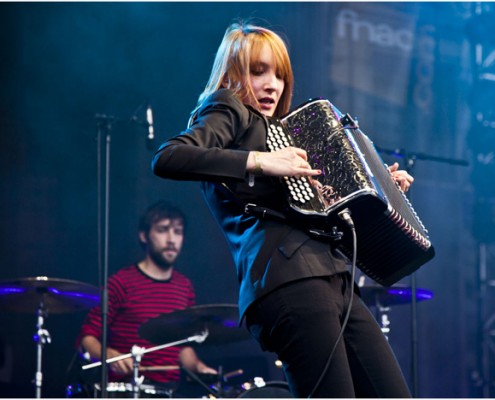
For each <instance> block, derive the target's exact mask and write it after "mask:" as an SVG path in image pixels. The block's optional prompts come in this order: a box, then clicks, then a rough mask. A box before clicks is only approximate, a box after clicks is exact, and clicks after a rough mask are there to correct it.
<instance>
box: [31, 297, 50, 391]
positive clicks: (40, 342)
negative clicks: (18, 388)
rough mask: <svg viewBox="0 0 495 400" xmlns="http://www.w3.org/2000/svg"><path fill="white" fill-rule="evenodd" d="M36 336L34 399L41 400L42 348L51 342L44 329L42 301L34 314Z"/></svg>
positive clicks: (44, 312) (48, 333)
mask: <svg viewBox="0 0 495 400" xmlns="http://www.w3.org/2000/svg"><path fill="white" fill-rule="evenodd" d="M36 315H37V323H36V329H37V331H36V334H35V335H34V337H33V338H34V341H35V342H36V376H35V379H34V382H35V386H36V398H37V399H40V398H41V387H42V386H43V372H42V359H43V346H44V345H45V344H47V343H48V344H49V343H51V341H52V338H51V336H50V332H48V330H46V329H45V328H44V324H45V318H46V316H47V313H46V310H45V307H44V304H43V301H41V302H40V305H39V307H38V310H37V312H36Z"/></svg>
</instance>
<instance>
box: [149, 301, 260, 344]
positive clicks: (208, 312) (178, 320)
mask: <svg viewBox="0 0 495 400" xmlns="http://www.w3.org/2000/svg"><path fill="white" fill-rule="evenodd" d="M238 319H239V310H238V308H237V305H234V304H211V305H200V306H193V307H189V308H186V309H184V310H177V311H173V312H171V313H165V314H160V315H159V316H158V317H156V318H151V319H149V320H148V321H146V322H144V323H143V324H142V325H141V326H140V327H139V335H140V336H141V337H142V338H143V339H146V340H149V341H150V342H152V343H155V344H165V343H171V342H176V341H179V340H183V339H187V338H189V337H191V336H193V335H198V334H201V333H202V332H204V331H205V330H207V331H208V336H207V337H206V340H205V342H204V344H225V343H230V342H236V341H241V340H246V339H249V338H250V336H249V333H248V332H247V331H246V330H245V329H244V328H240V327H239V326H238ZM193 344H194V342H192V343H191V344H188V345H193Z"/></svg>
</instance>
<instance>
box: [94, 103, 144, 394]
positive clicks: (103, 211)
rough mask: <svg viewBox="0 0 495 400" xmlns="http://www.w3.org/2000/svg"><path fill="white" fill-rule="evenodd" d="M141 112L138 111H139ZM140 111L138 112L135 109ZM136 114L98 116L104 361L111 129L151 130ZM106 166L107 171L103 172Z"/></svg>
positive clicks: (103, 382) (104, 384) (103, 373)
mask: <svg viewBox="0 0 495 400" xmlns="http://www.w3.org/2000/svg"><path fill="white" fill-rule="evenodd" d="M138 110H139V108H138ZM136 112H137V110H136ZM136 112H135V113H134V115H133V116H132V117H131V118H130V119H129V120H127V121H126V120H122V119H120V118H116V117H114V116H112V115H105V114H96V115H95V119H96V126H97V145H96V146H97V218H98V223H97V224H98V225H97V230H98V271H99V278H100V282H99V283H100V288H101V289H100V290H101V296H100V304H101V324H102V334H101V335H102V336H101V358H104V357H105V358H106V354H107V347H108V345H107V341H108V338H107V336H108V327H107V320H108V289H107V284H108V253H109V221H110V147H111V146H110V143H111V139H112V135H111V133H112V127H113V125H114V124H117V123H129V124H131V123H134V124H138V125H145V126H146V127H148V129H152V124H151V122H150V123H148V122H147V121H146V122H142V121H140V120H139V119H138V118H137V117H136ZM103 140H105V153H104V154H103V149H102V141H103ZM103 164H104V170H103ZM100 379H101V397H102V398H106V397H107V383H108V370H107V367H106V366H104V367H103V368H102V369H101V378H100Z"/></svg>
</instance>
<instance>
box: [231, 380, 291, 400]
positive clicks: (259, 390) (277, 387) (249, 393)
mask: <svg viewBox="0 0 495 400" xmlns="http://www.w3.org/2000/svg"><path fill="white" fill-rule="evenodd" d="M238 398H245V399H259V398H263V399H290V398H292V394H291V392H290V390H289V385H288V384H287V383H286V382H282V381H280V382H279V381H273V382H267V383H266V385H265V386H260V387H253V388H251V389H249V390H246V391H245V392H242V393H241V394H240V395H239V396H238Z"/></svg>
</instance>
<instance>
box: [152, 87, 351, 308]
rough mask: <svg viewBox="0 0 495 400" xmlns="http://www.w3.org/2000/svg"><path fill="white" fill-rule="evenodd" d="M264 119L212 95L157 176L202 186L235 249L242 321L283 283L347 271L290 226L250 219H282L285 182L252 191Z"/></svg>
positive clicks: (165, 149) (164, 154) (166, 154)
mask: <svg viewBox="0 0 495 400" xmlns="http://www.w3.org/2000/svg"><path fill="white" fill-rule="evenodd" d="M266 132H267V121H266V119H265V117H264V116H263V115H262V114H260V113H259V112H257V111H256V110H254V109H253V108H251V107H249V106H245V105H244V104H242V102H241V101H240V100H239V99H238V98H237V97H236V96H235V95H234V94H233V93H232V92H231V91H230V90H227V89H222V90H219V91H217V92H216V93H214V94H213V95H211V96H210V97H209V98H208V99H207V100H206V101H205V102H204V103H203V105H202V106H201V107H200V109H199V110H198V112H197V114H196V116H195V118H194V122H193V123H192V125H191V126H190V127H189V128H188V129H187V130H185V131H184V132H182V133H181V134H180V135H178V136H176V137H173V138H171V139H169V140H167V141H166V142H165V143H164V144H162V145H161V146H160V148H159V149H158V151H157V153H156V154H155V156H154V159H153V172H154V173H155V174H156V175H158V176H160V177H163V178H168V179H178V180H198V181H202V190H203V194H204V196H205V199H206V201H207V203H208V205H209V207H210V210H211V212H212V213H213V215H214V217H215V218H216V220H217V222H218V223H219V225H220V227H221V228H222V230H223V232H224V234H225V237H226V239H227V242H228V244H229V247H230V250H231V252H232V256H233V259H234V263H235V265H236V268H237V277H238V280H239V284H240V292H239V313H240V316H241V318H242V316H243V315H244V313H245V311H246V309H247V308H248V307H249V305H250V304H252V302H253V301H255V300H256V299H259V298H260V297H262V296H263V295H265V294H267V293H268V292H270V291H272V290H273V289H275V288H277V287H279V286H280V285H283V284H285V283H288V282H291V281H294V280H297V279H302V278H308V277H313V276H328V275H333V274H335V273H338V272H345V271H347V267H346V264H345V261H344V260H343V259H341V258H339V257H338V255H337V254H336V253H335V252H334V251H333V249H332V248H331V247H330V246H329V244H327V243H323V242H320V241H316V240H313V239H312V238H311V237H310V236H308V234H306V232H305V231H304V230H302V229H299V228H297V227H295V226H293V225H292V224H289V223H284V222H281V221H278V220H275V219H271V218H258V217H256V216H254V215H249V214H246V213H244V204H245V203H255V204H256V205H258V206H263V207H267V208H270V209H272V210H275V211H278V212H281V213H283V212H284V209H285V207H286V196H285V192H284V188H283V186H282V183H281V181H280V179H279V178H274V177H267V176H261V177H256V178H255V184H254V186H253V187H250V186H249V184H248V177H247V173H246V162H247V158H248V154H249V151H252V150H258V151H267V149H266Z"/></svg>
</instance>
